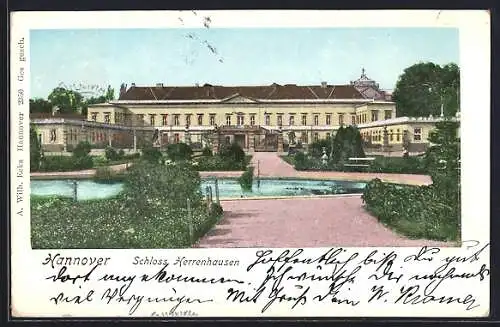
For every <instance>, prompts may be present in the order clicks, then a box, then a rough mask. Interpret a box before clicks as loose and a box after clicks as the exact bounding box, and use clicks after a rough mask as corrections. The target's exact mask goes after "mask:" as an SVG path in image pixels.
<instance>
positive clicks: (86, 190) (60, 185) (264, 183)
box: [31, 179, 366, 200]
mask: <svg viewBox="0 0 500 327" xmlns="http://www.w3.org/2000/svg"><path fill="white" fill-rule="evenodd" d="M218 185H219V196H220V197H221V198H248V197H259V196H314V195H325V194H350V193H362V192H363V189H364V188H365V186H366V183H362V182H352V181H332V180H328V181H322V180H302V179H295V180H280V179H262V180H260V181H254V183H253V188H252V191H251V192H249V191H243V190H242V188H241V186H240V184H239V183H238V181H237V180H234V179H218ZM207 186H210V187H211V188H212V196H213V197H214V198H215V181H214V180H213V179H204V180H202V183H201V192H202V193H203V194H207ZM122 190H123V183H113V184H101V183H96V182H94V181H92V180H79V181H78V182H77V197H78V199H79V200H90V199H104V198H109V197H112V196H115V195H117V194H118V193H120V192H121V191H122ZM73 191H74V185H73V181H72V180H32V181H31V195H37V196H50V195H59V196H68V197H72V196H73Z"/></svg>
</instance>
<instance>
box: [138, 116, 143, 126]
mask: <svg viewBox="0 0 500 327" xmlns="http://www.w3.org/2000/svg"><path fill="white" fill-rule="evenodd" d="M137 118H138V119H139V124H140V125H142V124H144V115H143V114H139V115H137Z"/></svg>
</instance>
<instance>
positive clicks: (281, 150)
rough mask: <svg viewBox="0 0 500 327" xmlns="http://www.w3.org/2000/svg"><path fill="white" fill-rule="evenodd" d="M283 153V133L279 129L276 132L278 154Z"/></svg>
mask: <svg viewBox="0 0 500 327" xmlns="http://www.w3.org/2000/svg"><path fill="white" fill-rule="evenodd" d="M282 152H283V131H282V130H281V129H280V130H279V132H278V153H282Z"/></svg>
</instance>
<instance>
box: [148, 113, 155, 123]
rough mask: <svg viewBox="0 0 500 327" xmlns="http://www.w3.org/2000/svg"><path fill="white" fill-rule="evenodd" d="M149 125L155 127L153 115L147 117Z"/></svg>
mask: <svg viewBox="0 0 500 327" xmlns="http://www.w3.org/2000/svg"><path fill="white" fill-rule="evenodd" d="M149 124H150V125H151V126H154V125H155V115H153V114H150V115H149Z"/></svg>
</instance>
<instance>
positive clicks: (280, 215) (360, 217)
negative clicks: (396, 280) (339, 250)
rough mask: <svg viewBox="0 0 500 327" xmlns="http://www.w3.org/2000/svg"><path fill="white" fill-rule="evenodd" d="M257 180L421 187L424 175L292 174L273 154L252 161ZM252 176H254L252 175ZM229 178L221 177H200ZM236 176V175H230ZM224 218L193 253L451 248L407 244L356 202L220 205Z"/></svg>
mask: <svg viewBox="0 0 500 327" xmlns="http://www.w3.org/2000/svg"><path fill="white" fill-rule="evenodd" d="M252 163H253V164H254V165H255V167H257V165H258V167H259V173H260V176H262V177H289V178H293V177H296V178H297V177H300V178H317V179H337V180H365V181H366V180H370V179H373V178H380V179H382V180H384V181H390V182H396V183H404V184H415V185H423V184H430V183H431V179H430V177H429V176H425V175H410V174H375V173H342V172H302V171H296V170H295V169H294V168H293V167H292V166H291V165H289V164H288V163H286V162H285V161H283V160H282V159H281V158H280V157H278V155H277V154H276V153H270V152H257V153H255V154H254V156H253V158H252ZM255 173H256V174H257V171H256V172H255ZM215 174H217V176H220V177H222V176H229V174H227V173H226V174H225V173H224V172H218V173H208V172H207V173H204V175H205V176H207V175H215ZM231 174H232V176H239V174H241V172H233V173H231ZM221 204H222V207H223V208H224V218H223V219H222V221H221V222H220V223H219V224H218V225H217V226H216V227H215V228H214V229H212V230H211V231H210V232H208V234H207V235H205V236H204V237H203V238H202V239H201V240H200V242H199V244H197V245H196V247H216V248H219V247H329V246H354V247H362V246H424V245H429V246H430V245H435V246H451V245H452V244H449V243H444V242H433V241H427V240H409V239H407V238H405V237H403V236H400V235H397V234H396V233H394V232H393V231H391V230H390V229H388V228H386V227H385V226H383V225H382V224H381V223H379V222H378V220H377V219H376V218H375V217H373V216H371V215H370V214H369V213H368V212H367V211H366V210H365V209H364V208H363V203H362V200H361V197H360V196H347V197H346V196H343V197H330V198H314V197H311V198H293V199H265V200H264V199H260V200H257V199H245V200H239V199H238V200H231V201H222V202H221Z"/></svg>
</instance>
